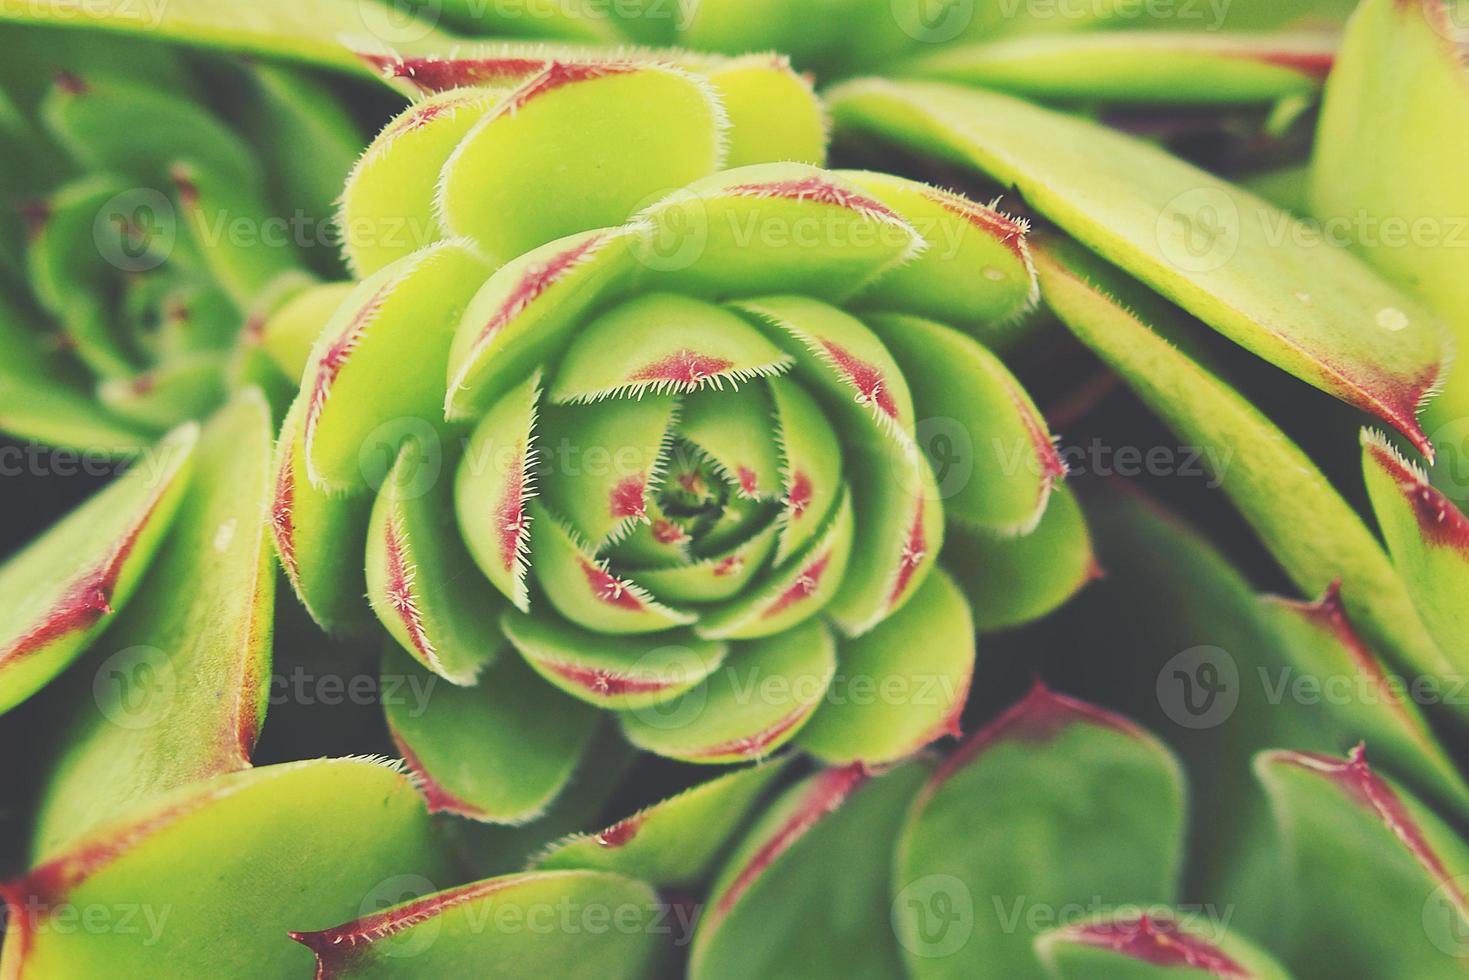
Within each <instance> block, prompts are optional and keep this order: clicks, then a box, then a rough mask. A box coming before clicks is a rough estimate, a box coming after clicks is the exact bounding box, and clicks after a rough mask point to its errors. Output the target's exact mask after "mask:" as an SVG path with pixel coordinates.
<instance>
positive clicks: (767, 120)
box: [645, 0, 827, 169]
mask: <svg viewBox="0 0 1469 980" xmlns="http://www.w3.org/2000/svg"><path fill="white" fill-rule="evenodd" d="M645 2H647V3H651V4H656V3H658V2H659V0H645ZM670 12H671V11H670ZM667 19H669V20H672V19H673V18H671V17H670V18H667ZM701 74H703V75H704V76H705V77H706V78H708V79H709V84H710V85H713V86H714V90H715V91H716V92H717V93H718V94H719V101H720V104H721V105H722V106H723V107H724V111H725V114H726V115H727V116H728V117H729V140H728V146H727V147H726V152H725V159H724V165H725V166H726V167H729V168H731V169H732V168H734V167H744V166H748V165H750V164H756V163H775V162H778V161H794V162H796V163H809V164H813V165H815V166H821V165H822V164H823V163H825V162H826V130H827V120H826V108H825V106H823V105H822V103H821V99H820V98H819V97H818V96H817V95H816V93H815V91H813V89H812V87H811V82H810V81H809V80H807V79H806V78H805V77H804V76H802V75H801V74H799V73H797V72H796V71H795V70H794V69H793V68H791V63H790V61H789V60H788V59H787V58H786V57H785V56H784V55H767V54H751V55H746V56H744V57H739V58H730V59H728V60H725V61H721V62H717V63H716V64H714V65H712V66H711V67H709V68H707V69H705V70H703V71H702V72H701Z"/></svg>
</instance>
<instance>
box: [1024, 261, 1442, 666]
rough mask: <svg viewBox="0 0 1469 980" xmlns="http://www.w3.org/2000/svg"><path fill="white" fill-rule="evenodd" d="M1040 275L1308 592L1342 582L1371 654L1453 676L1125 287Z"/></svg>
mask: <svg viewBox="0 0 1469 980" xmlns="http://www.w3.org/2000/svg"><path fill="white" fill-rule="evenodd" d="M1037 265H1038V267H1039V269H1040V275H1041V289H1042V292H1043V294H1044V295H1045V297H1046V302H1047V303H1048V304H1049V305H1050V307H1051V309H1052V310H1054V311H1055V312H1056V314H1057V315H1058V316H1060V317H1061V319H1062V320H1063V321H1065V322H1066V325H1067V326H1068V327H1070V328H1071V330H1072V332H1073V333H1075V334H1076V335H1077V337H1078V338H1080V339H1081V341H1082V342H1083V343H1085V344H1086V345H1087V346H1088V347H1090V348H1091V349H1092V350H1093V351H1094V352H1095V353H1097V355H1098V356H1100V357H1101V358H1102V359H1103V360H1104V361H1105V362H1107V363H1108V364H1109V365H1110V366H1111V367H1112V368H1113V369H1114V370H1116V371H1117V372H1118V373H1119V374H1120V375H1122V377H1123V378H1124V379H1125V380H1126V381H1127V383H1128V384H1129V385H1130V386H1131V387H1132V389H1133V390H1134V392H1136V393H1137V395H1138V397H1139V398H1141V399H1142V400H1143V401H1144V402H1145V403H1146V404H1147V406H1148V407H1149V408H1150V409H1152V410H1153V411H1154V412H1155V413H1157V414H1158V416H1159V417H1161V418H1162V419H1163V420H1164V421H1165V422H1166V423H1168V425H1169V426H1170V427H1171V428H1172V429H1173V430H1174V431H1175V432H1176V433H1177V434H1178V435H1179V437H1180V438H1182V439H1184V440H1185V441H1186V442H1187V443H1188V444H1189V445H1192V446H1195V447H1198V448H1199V449H1200V450H1201V451H1202V454H1203V456H1204V458H1205V459H1210V458H1211V457H1212V459H1213V460H1215V462H1213V463H1211V464H1210V465H1211V467H1212V468H1213V469H1214V473H1213V475H1214V477H1215V478H1216V479H1218V480H1220V484H1221V486H1222V488H1223V490H1224V492H1225V493H1226V494H1228V495H1229V498H1230V500H1231V501H1232V502H1233V503H1234V505H1235V507H1237V508H1238V509H1239V511H1240V513H1241V514H1243V515H1244V517H1245V519H1246V520H1248V521H1249V522H1250V524H1251V525H1252V526H1253V527H1254V528H1255V529H1256V531H1257V532H1258V533H1259V535H1260V540H1261V541H1262V543H1263V544H1264V545H1265V546H1266V547H1267V548H1268V549H1270V551H1271V553H1272V554H1273V555H1274V556H1275V558H1276V560H1277V561H1279V562H1280V563H1281V565H1282V566H1283V567H1284V568H1285V570H1286V572H1287V574H1288V575H1290V577H1291V579H1292V580H1293V581H1295V583H1296V585H1297V586H1298V587H1299V588H1300V589H1301V590H1302V591H1303V592H1305V593H1306V594H1308V595H1311V594H1315V595H1320V594H1321V593H1323V592H1325V591H1326V588H1327V586H1329V585H1330V584H1331V583H1332V582H1334V581H1336V580H1337V579H1340V580H1341V583H1342V598H1343V600H1344V601H1345V603H1346V608H1347V612H1348V614H1349V615H1350V616H1351V617H1352V619H1353V621H1354V622H1356V623H1357V624H1358V626H1359V627H1360V628H1361V629H1362V630H1363V632H1364V633H1365V635H1366V637H1367V639H1368V640H1369V642H1371V643H1372V645H1373V646H1374V647H1375V648H1376V649H1378V650H1380V651H1382V652H1383V653H1384V654H1385V655H1390V656H1393V657H1396V658H1397V660H1398V661H1399V662H1400V663H1402V664H1404V665H1406V666H1408V667H1410V668H1412V669H1413V670H1417V671H1421V672H1424V673H1428V674H1432V675H1437V676H1445V675H1450V674H1453V673H1454V668H1453V666H1452V662H1451V661H1449V660H1447V659H1446V658H1445V657H1444V655H1443V653H1441V652H1440V651H1439V649H1438V648H1437V646H1436V645H1435V644H1434V642H1433V640H1432V639H1431V638H1430V637H1429V635H1428V633H1427V631H1426V630H1425V629H1424V628H1423V627H1422V624H1421V623H1420V622H1419V621H1418V614H1417V611H1416V610H1415V609H1414V608H1413V603H1412V600H1411V599H1410V598H1409V596H1408V591H1407V589H1406V588H1405V587H1404V585H1403V582H1402V580H1401V579H1400V578H1399V577H1398V575H1397V574H1396V573H1395V572H1394V570H1393V568H1392V565H1391V563H1390V562H1389V561H1388V559H1387V555H1386V554H1384V553H1383V551H1382V548H1381V546H1380V545H1379V544H1378V543H1377V541H1376V539H1374V538H1373V537H1372V534H1371V532H1370V531H1368V530H1367V528H1366V526H1365V525H1364V524H1363V523H1362V521H1361V519H1360V518H1359V517H1358V516H1357V514H1356V512H1355V511H1353V510H1352V509H1351V507H1350V506H1349V505H1348V504H1347V502H1346V501H1345V500H1343V499H1342V498H1341V496H1340V495H1339V494H1338V493H1337V492H1336V490H1334V489H1333V488H1332V486H1331V484H1330V483H1328V482H1327V480H1326V478H1325V477H1324V476H1323V475H1322V474H1321V471H1320V470H1319V469H1317V468H1316V465H1315V464H1314V463H1313V462H1312V461H1311V460H1310V458H1309V457H1307V456H1306V454H1305V453H1304V452H1302V451H1301V450H1300V448H1298V447H1297V446H1296V445H1295V444H1294V443H1292V442H1291V441H1290V440H1289V439H1288V438H1287V437H1286V436H1285V434H1284V433H1282V432H1281V431H1280V430H1279V429H1278V428H1277V427H1276V426H1275V425H1274V423H1272V422H1271V421H1270V420H1269V419H1267V418H1266V417H1265V416H1264V415H1263V414H1261V413H1260V411H1259V410H1258V409H1256V408H1255V407H1254V406H1253V405H1251V404H1250V403H1249V402H1248V401H1246V400H1245V399H1244V398H1243V397H1242V396H1241V395H1239V394H1238V393H1237V392H1235V391H1234V390H1233V389H1231V388H1230V387H1228V386H1227V385H1226V384H1224V383H1223V382H1221V381H1219V380H1218V379H1217V378H1215V377H1214V376H1213V375H1211V374H1210V373H1209V372H1208V371H1206V370H1205V369H1204V368H1202V367H1200V366H1199V364H1197V363H1196V362H1194V361H1193V360H1191V359H1190V358H1189V357H1187V356H1186V355H1184V354H1183V353H1181V352H1180V351H1179V350H1178V349H1177V348H1175V347H1174V346H1173V345H1171V344H1170V343H1169V342H1168V341H1167V340H1165V339H1164V338H1163V337H1162V336H1160V335H1159V334H1157V333H1155V332H1154V331H1153V330H1152V329H1150V328H1149V327H1148V326H1147V325H1146V324H1144V323H1143V322H1142V321H1141V320H1139V319H1138V318H1137V316H1135V315H1134V314H1132V313H1130V312H1128V310H1127V308H1126V307H1125V306H1123V305H1122V304H1121V303H1120V302H1119V301H1118V300H1116V299H1113V298H1111V296H1109V295H1108V293H1107V292H1106V291H1105V290H1112V291H1113V292H1114V293H1116V292H1120V291H1121V290H1120V289H1119V287H1125V284H1123V283H1120V282H1118V281H1117V280H1116V279H1115V277H1113V276H1112V275H1111V274H1110V273H1109V272H1108V270H1106V269H1104V268H1102V267H1101V266H1100V265H1099V264H1098V263H1096V262H1095V261H1094V260H1090V259H1087V258H1084V257H1082V256H1081V255H1080V254H1079V253H1076V252H1074V251H1068V252H1062V251H1060V250H1058V249H1055V248H1051V247H1049V246H1048V247H1047V248H1044V249H1040V250H1037ZM1094 283H1095V285H1094ZM1128 298H1129V299H1131V298H1132V297H1131V295H1130V294H1128ZM1137 305H1139V306H1141V305H1143V304H1142V303H1138V304H1137ZM1159 312H1160V314H1162V315H1166V313H1163V311H1159ZM1226 453H1227V454H1228V455H1225V454H1226ZM1219 460H1226V461H1227V462H1225V463H1223V464H1220V463H1219V462H1217V461H1219Z"/></svg>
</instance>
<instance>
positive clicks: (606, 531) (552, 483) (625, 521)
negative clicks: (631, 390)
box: [538, 395, 679, 551]
mask: <svg viewBox="0 0 1469 980" xmlns="http://www.w3.org/2000/svg"><path fill="white" fill-rule="evenodd" d="M678 408H679V402H678V399H677V398H675V397H674V396H672V395H646V396H644V397H641V398H637V399H615V400H611V399H609V400H606V401H601V402H597V403H596V404H593V405H550V406H547V407H546V408H545V409H544V410H543V413H542V416H541V420H540V421H539V423H538V425H539V427H540V429H541V447H542V450H541V452H540V453H539V454H538V462H539V463H540V472H539V474H538V483H539V490H540V495H541V498H542V499H543V500H544V501H545V505H546V506H547V507H548V508H549V509H551V510H552V511H554V512H555V513H557V514H559V515H561V516H562V517H564V518H565V519H566V520H567V521H568V522H569V524H570V525H571V527H573V528H575V529H576V530H577V531H578V532H579V533H580V534H581V536H582V537H584V538H585V539H586V540H587V541H588V542H589V543H590V544H591V547H592V549H593V550H594V551H601V550H603V549H604V548H605V547H606V545H607V544H608V543H609V542H611V541H616V540H617V539H618V538H620V537H622V535H624V534H625V533H627V531H628V530H629V529H630V528H631V527H632V525H633V524H635V523H636V522H639V521H642V520H645V519H647V516H648V506H647V499H648V495H649V494H650V493H651V492H653V491H655V490H656V489H657V487H658V482H659V479H660V476H661V474H660V472H659V463H660V460H661V459H662V458H663V457H664V455H665V453H666V447H667V444H668V440H669V438H670V437H671V435H672V429H673V422H674V418H675V417H676V415H677V412H678Z"/></svg>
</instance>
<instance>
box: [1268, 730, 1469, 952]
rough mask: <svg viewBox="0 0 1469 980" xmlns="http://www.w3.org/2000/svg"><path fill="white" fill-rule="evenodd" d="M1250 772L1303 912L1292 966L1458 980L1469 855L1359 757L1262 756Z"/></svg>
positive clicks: (1466, 920)
mask: <svg viewBox="0 0 1469 980" xmlns="http://www.w3.org/2000/svg"><path fill="white" fill-rule="evenodd" d="M1255 768H1256V771H1257V772H1258V773H1259V776H1260V779H1261V781H1262V782H1263V783H1264V784H1265V789H1266V791H1267V792H1268V793H1269V794H1270V798H1271V801H1272V803H1273V805H1274V807H1275V810H1276V814H1277V818H1278V820H1279V823H1280V830H1281V833H1282V834H1283V835H1284V836H1285V838H1286V841H1287V845H1288V847H1289V849H1290V852H1291V860H1292V867H1293V869H1294V871H1295V893H1294V895H1293V907H1294V908H1295V909H1297V910H1300V911H1301V912H1302V913H1305V914H1300V915H1298V916H1297V917H1296V918H1297V919H1298V921H1297V932H1296V935H1295V937H1294V943H1293V944H1292V946H1291V948H1290V955H1289V956H1287V961H1288V962H1289V963H1290V964H1291V965H1292V966H1293V967H1294V968H1295V969H1296V971H1297V973H1298V975H1299V976H1301V977H1308V978H1315V977H1321V978H1325V977H1333V976H1341V975H1342V971H1346V972H1347V973H1351V974H1353V975H1359V976H1373V977H1382V978H1383V980H1398V978H1401V980H1409V978H1412V980H1417V978H1420V977H1447V976H1458V975H1459V974H1461V973H1462V972H1463V970H1464V961H1463V958H1462V955H1463V952H1464V940H1463V936H1464V934H1465V929H1466V927H1469V901H1466V899H1465V896H1464V884H1463V883H1464V875H1465V874H1469V848H1466V847H1465V846H1464V843H1463V842H1462V841H1461V840H1460V839H1459V838H1458V837H1457V836H1456V835H1455V834H1454V832H1453V831H1452V830H1451V829H1449V827H1447V826H1446V825H1445V824H1444V823H1443V822H1442V821H1441V820H1439V819H1438V818H1437V817H1435V816H1434V815H1433V814H1432V813H1431V812H1430V811H1429V810H1428V809H1427V808H1426V807H1424V806H1423V805H1422V804H1421V803H1419V802H1418V801H1417V800H1416V799H1414V798H1413V797H1412V796H1411V795H1409V794H1408V793H1407V792H1406V791H1404V790H1403V789H1401V788H1400V787H1398V786H1397V785H1396V784H1394V783H1391V782H1389V781H1388V780H1386V779H1383V778H1382V777H1381V776H1379V775H1377V773H1375V772H1373V771H1372V770H1371V769H1370V768H1369V767H1368V765H1367V761H1366V759H1365V758H1364V757H1363V755H1362V753H1361V751H1360V750H1358V751H1357V752H1355V753H1353V755H1352V757H1351V758H1350V759H1349V760H1346V761H1343V760H1340V759H1333V758H1330V757H1327V756H1320V755H1314V754H1308V753H1302V752H1283V751H1282V752H1268V753H1265V754H1263V755H1261V756H1258V757H1257V758H1256V762H1255ZM1345 896H1356V899H1355V900H1352V901H1347V900H1344V897H1345Z"/></svg>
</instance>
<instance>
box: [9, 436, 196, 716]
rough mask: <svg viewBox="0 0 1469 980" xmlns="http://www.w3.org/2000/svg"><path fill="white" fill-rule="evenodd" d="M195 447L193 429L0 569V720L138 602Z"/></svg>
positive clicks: (156, 448)
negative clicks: (1, 600)
mask: <svg viewBox="0 0 1469 980" xmlns="http://www.w3.org/2000/svg"><path fill="white" fill-rule="evenodd" d="M198 439H199V429H198V427H197V426H195V425H192V424H191V425H188V426H184V427H182V428H180V429H179V430H178V431H176V432H174V433H173V434H172V435H170V436H169V437H168V438H166V439H164V440H163V441H162V442H160V443H159V444H158V445H156V446H154V447H153V448H152V449H150V450H147V451H145V452H144V453H143V454H142V455H141V456H140V457H139V458H138V460H137V461H136V462H135V463H134V464H133V467H132V469H130V470H129V471H128V472H127V474H126V475H125V476H123V477H122V478H121V479H119V480H117V481H116V482H114V483H113V484H112V485H111V486H109V487H107V488H106V489H105V490H102V491H101V492H100V493H98V494H96V495H95V496H94V497H92V499H91V500H89V501H87V502H86V503H85V504H83V505H82V506H81V507H79V508H77V509H76V510H73V511H72V512H71V513H70V514H68V515H67V516H66V517H65V518H63V519H62V520H61V521H60V522H59V523H58V524H56V525H55V526H53V527H51V528H50V529H49V530H47V531H46V532H45V533H43V534H42V535H41V536H40V537H39V538H37V539H36V540H34V541H32V542H31V543H30V544H29V545H27V546H26V547H25V548H24V549H22V550H21V551H20V552H19V553H17V554H15V555H14V556H12V557H11V558H10V559H9V560H8V561H7V562H5V564H4V565H0V595H5V596H7V599H6V603H5V616H4V619H3V623H4V625H3V626H0V712H3V711H9V710H10V709H11V708H13V707H15V706H16V705H17V704H19V703H21V702H22V701H24V700H25V699H26V698H28V697H30V696H31V695H32V694H34V693H35V692H36V691H38V690H40V689H41V688H42V687H44V686H45V685H46V684H47V683H48V682H50V680H51V679H52V678H53V677H55V676H56V675H57V674H59V673H60V672H61V671H62V670H63V669H65V667H66V666H67V664H69V663H71V661H72V660H73V659H75V657H76V656H77V654H79V653H81V652H82V650H84V649H86V647H87V646H88V644H90V643H91V642H92V640H93V639H95V638H96V636H97V635H98V634H99V633H101V632H102V630H103V629H104V628H105V627H106V626H107V625H108V624H109V623H110V622H111V621H112V620H113V618H114V616H115V615H116V613H117V611H118V610H120V609H122V608H123V606H124V605H125V604H126V603H127V602H128V600H129V599H131V598H132V596H133V592H134V591H135V589H136V588H137V586H138V584H139V582H140V581H141V580H142V577H143V572H144V570H145V569H146V568H147V567H148V565H149V563H150V562H151V561H152V559H153V555H154V552H155V551H157V549H158V547H159V545H160V544H161V543H162V541H163V537H164V534H165V533H166V532H167V530H168V528H169V526H170V525H171V524H172V522H173V518H174V514H175V513H176V512H177V510H178V507H179V504H180V502H181V501H182V500H183V497H184V491H185V488H186V487H187V486H188V483H189V478H190V474H191V472H192V469H193V463H194V450H195V444H196V443H197V442H198Z"/></svg>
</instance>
